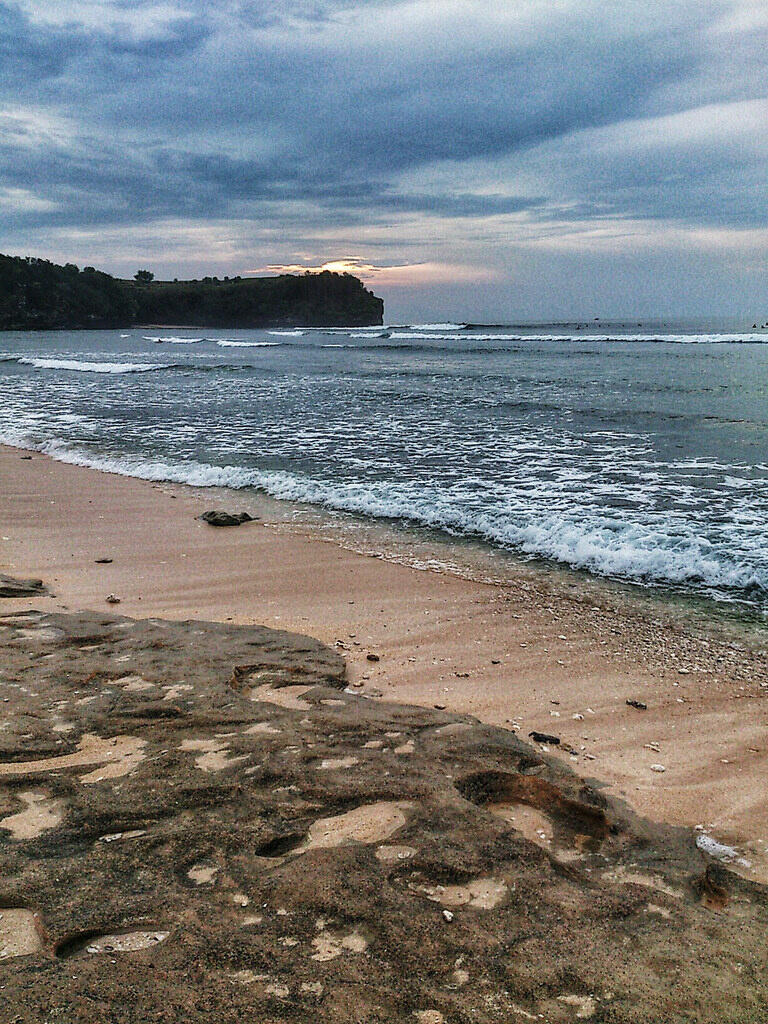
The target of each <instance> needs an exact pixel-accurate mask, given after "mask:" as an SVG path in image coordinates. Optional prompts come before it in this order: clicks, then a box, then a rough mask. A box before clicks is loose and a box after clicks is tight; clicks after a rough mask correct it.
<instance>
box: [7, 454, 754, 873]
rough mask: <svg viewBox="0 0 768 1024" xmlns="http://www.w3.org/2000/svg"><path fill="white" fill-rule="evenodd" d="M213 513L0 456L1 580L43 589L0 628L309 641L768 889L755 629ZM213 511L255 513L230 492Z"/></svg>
mask: <svg viewBox="0 0 768 1024" xmlns="http://www.w3.org/2000/svg"><path fill="white" fill-rule="evenodd" d="M222 500H223V499H222V497H221V495H220V494H216V495H213V494H211V493H206V492H205V491H202V490H194V489H191V488H187V487H182V486H175V485H168V484H162V485H160V484H153V483H150V482H146V481H141V480H136V479H130V478H125V477H120V476H115V475H108V474H104V473H100V472H97V471H94V470H91V469H84V468H80V467H75V466H69V465H64V464H61V463H59V462H56V461H54V460H52V459H50V458H48V457H46V456H43V455H39V454H37V453H34V454H33V455H32V458H31V459H30V458H29V457H28V455H27V454H26V453H24V452H22V451H19V450H17V449H13V448H0V537H1V538H2V539H1V540H0V572H4V573H7V574H9V575H12V576H16V577H35V576H39V577H41V578H42V579H43V580H44V581H45V582H46V584H47V585H48V587H49V588H50V590H51V596H48V597H35V598H30V599H23V600H19V599H13V600H11V599H0V614H1V613H9V612H13V611H21V610H24V609H27V608H37V609H40V610H42V611H60V610H63V609H68V610H71V611H77V610H81V609H95V610H104V611H109V612H114V611H119V613H120V614H123V615H128V616H132V617H137V618H145V617H153V616H158V617H160V616H162V617H165V618H170V619H191V618H192V619H211V620H220V621H231V622H233V623H245V624H251V623H261V624H264V625H267V626H270V627H274V628H280V629H286V630H294V631H298V632H301V633H305V634H309V635H312V636H315V637H317V638H319V639H320V640H322V641H324V642H325V643H327V644H329V645H331V646H333V645H336V648H337V650H339V652H340V653H341V654H343V656H344V657H345V658H346V659H347V663H348V673H349V679H350V682H351V685H352V687H353V688H354V689H355V690H356V691H358V692H362V693H364V694H369V695H371V696H372V698H374V699H376V698H377V697H379V696H383V697H384V698H386V699H389V700H395V701H398V702H403V703H409V704H417V705H422V706H425V707H433V706H440V707H443V706H444V707H445V708H446V709H447V710H448V711H450V712H458V713H463V714H471V715H474V716H476V717H477V718H479V719H480V720H482V721H483V722H486V723H489V724H493V725H499V726H502V727H504V728H507V729H512V728H515V729H516V730H517V731H518V732H519V735H520V736H521V737H527V736H528V734H529V733H530V732H531V731H534V730H536V731H538V732H542V733H548V734H554V735H556V736H558V737H560V738H561V740H562V745H561V746H560V747H559V748H557V747H554V746H551V747H550V750H551V752H552V753H556V754H558V756H560V757H562V758H563V760H564V761H565V762H566V763H568V764H569V765H570V766H571V767H572V768H574V769H575V770H576V771H577V772H579V773H580V774H582V775H583V776H584V777H586V778H592V779H597V780H599V781H600V783H601V784H604V785H605V786H606V787H607V791H609V792H610V793H611V794H612V795H614V796H618V797H621V798H624V799H626V800H627V801H628V802H629V803H630V804H631V806H632V807H633V808H634V809H635V810H636V811H638V812H640V813H641V814H643V815H648V816H650V817H653V818H654V819H656V820H659V821H665V822H669V823H672V824H686V825H691V826H696V825H701V826H704V827H705V828H706V830H707V832H708V833H709V834H711V835H712V836H714V837H715V838H716V839H717V840H718V841H721V842H725V843H728V844H729V845H733V846H735V847H736V848H737V849H738V850H739V852H740V853H741V854H742V855H743V856H744V857H746V858H747V859H748V860H749V861H750V862H751V863H752V868H751V869H750V870H749V871H748V873H749V874H750V876H751V877H753V878H756V879H757V878H759V879H766V878H768V858H767V857H766V854H765V850H766V844H768V791H767V790H766V787H765V778H766V772H767V770H768V742H766V727H767V726H768V705H767V704H766V701H768V671H766V659H765V648H766V633H765V630H764V629H760V628H758V627H754V626H753V627H750V626H748V625H739V624H738V623H732V624H729V623H727V622H724V621H723V622H721V621H720V620H719V619H717V618H714V617H707V616H706V615H705V614H703V613H702V612H701V611H700V610H699V611H695V610H692V609H686V608H684V607H682V606H681V605H680V604H679V603H677V604H673V603H671V602H664V601H662V600H661V599H659V598H658V597H652V596H650V597H649V596H645V595H642V594H638V595H635V594H633V593H632V592H631V591H630V590H629V588H618V587H614V586H611V585H608V584H606V585H601V584H598V583H595V582H594V581H589V580H586V579H585V578H583V577H579V576H576V575H574V574H568V573H561V572H557V571H547V570H543V569H533V568H530V567H522V566H521V567H520V569H519V571H517V572H513V571H510V574H509V578H508V580H507V581H505V582H504V583H503V584H487V583H481V582H476V581H473V580H469V579H464V578H460V577H458V576H456V575H452V574H450V573H447V572H435V571H419V570H417V569H415V568H411V567H409V566H407V565H403V564H398V563H396V562H394V561H390V560H388V559H386V558H381V557H371V556H367V555H363V554H359V553H356V552H355V551H352V550H349V549H348V548H346V547H344V546H342V545H341V544H339V543H332V542H329V541H328V540H327V539H322V538H321V537H319V536H312V535H307V529H306V528H305V527H302V526H300V525H291V523H290V522H286V521H285V517H284V516H274V517H270V515H269V514H267V516H266V517H265V518H262V519H261V520H260V521H258V522H255V523H252V524H248V525H244V526H241V527H238V528H232V529H216V528H214V527H210V526H208V525H206V524H204V523H201V522H199V521H198V520H197V518H196V517H197V516H198V515H200V514H201V513H202V512H204V511H205V510H206V509H209V508H211V507H221V506H222ZM224 507H226V508H227V509H228V510H231V511H240V510H241V509H250V510H252V511H260V512H262V513H263V511H264V509H263V508H262V507H261V506H258V504H257V499H256V498H254V497H253V496H249V495H248V494H244V493H242V494H234V493H233V494H229V495H228V496H226V501H225V505H224ZM310 534H311V531H310ZM99 558H109V559H111V560H112V561H111V562H110V563H109V564H96V559H99ZM110 594H114V595H116V596H117V597H119V599H120V604H119V605H117V606H112V605H110V604H108V603H107V602H106V598H107V596H108V595H110ZM369 656H372V658H374V659H378V660H369ZM627 700H636V701H640V702H643V703H644V704H646V705H647V710H638V709H635V708H633V707H630V706H628V705H627V703H626V702H627ZM566 746H567V747H569V748H570V750H568V749H564V748H565V747H566ZM654 765H655V766H663V767H664V769H665V770H664V771H663V772H661V771H654V770H653V769H652V766H654Z"/></svg>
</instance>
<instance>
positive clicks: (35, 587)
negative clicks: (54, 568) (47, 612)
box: [0, 572, 47, 597]
mask: <svg viewBox="0 0 768 1024" xmlns="http://www.w3.org/2000/svg"><path fill="white" fill-rule="evenodd" d="M45 593H47V591H46V589H45V586H44V584H43V581H42V580H17V579H16V578H15V577H13V576H5V575H3V573H1V572H0V597H39V596H40V595H41V594H45Z"/></svg>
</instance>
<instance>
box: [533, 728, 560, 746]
mask: <svg viewBox="0 0 768 1024" xmlns="http://www.w3.org/2000/svg"><path fill="white" fill-rule="evenodd" d="M528 735H529V736H530V738H531V739H532V740H533V741H534V743H549V744H551V745H552V746H553V747H557V746H559V745H560V737H559V736H551V735H550V734H549V733H546V732H536V731H535V730H534V731H533V732H529V733H528Z"/></svg>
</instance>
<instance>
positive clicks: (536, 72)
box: [0, 0, 768, 269]
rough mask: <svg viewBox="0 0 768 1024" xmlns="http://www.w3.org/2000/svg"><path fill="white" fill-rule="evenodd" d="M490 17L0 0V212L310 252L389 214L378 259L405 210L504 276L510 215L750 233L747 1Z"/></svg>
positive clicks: (511, 236)
mask: <svg viewBox="0 0 768 1024" xmlns="http://www.w3.org/2000/svg"><path fill="white" fill-rule="evenodd" d="M61 6H64V7H66V8H67V11H66V12H63V13H61V12H56V11H54V12H52V11H51V10H50V8H51V7H54V8H56V7H61ZM494 6H498V5H489V4H487V3H485V2H480V0H400V2H397V0H369V2H367V3H360V2H356V3H354V4H353V3H351V2H350V0H314V2H313V0H304V2H302V0H295V2H292V3H283V4H281V5H279V9H278V10H277V12H276V8H277V7H278V5H276V4H274V3H273V2H272V0H269V2H267V0H220V2H219V3H217V4H215V5H211V4H209V3H203V2H201V0H186V2H184V0H178V2H177V3H176V4H175V5H174V4H172V3H168V2H165V3H160V2H159V0H158V2H156V0H143V2H135V0H134V2H132V3H127V2H122V0H80V2H77V3H72V4H66V5H50V4H47V3H46V2H45V0H18V2H15V3H12V2H6V3H0V196H2V191H1V190H5V191H6V194H7V196H8V198H7V199H6V201H5V202H4V203H2V204H0V225H2V226H3V227H4V229H5V231H6V234H7V235H8V236H9V237H13V238H14V239H16V240H17V241H18V243H21V242H22V240H23V238H24V236H25V232H26V233H27V235H28V237H29V238H30V239H32V238H39V237H41V232H44V231H45V230H46V229H48V230H50V231H52V232H56V233H57V237H58V238H59V239H62V238H66V232H67V230H68V229H71V230H72V231H82V229H84V228H87V227H91V228H95V227H97V226H99V225H101V226H104V227H107V228H110V229H111V228H117V227H119V226H121V225H122V226H124V228H125V230H128V229H129V228H130V227H131V226H134V225H142V226H145V227H146V225H148V224H151V223H154V222H160V221H164V220H165V221H178V220H186V221H188V222H190V223H195V224H198V225H205V224H207V223H211V222H224V221H235V222H237V223H239V224H241V225H242V224H251V225H253V229H252V238H253V240H254V247H257V246H258V245H259V244H261V243H262V242H263V240H264V238H265V234H264V232H268V231H274V230H277V229H279V228H283V229H284V231H285V237H286V239H287V240H290V242H291V243H292V244H294V245H295V246H299V247H301V239H302V231H303V232H304V238H305V239H306V240H307V245H306V246H305V248H310V247H311V245H312V244H314V245H315V250H316V249H317V243H316V241H315V242H312V240H313V239H314V240H316V239H317V238H319V237H322V236H323V235H326V236H327V234H328V232H336V234H337V235H338V238H339V240H340V239H341V238H342V237H345V232H346V237H348V238H350V239H353V240H354V239H355V238H357V237H361V238H362V237H363V236H361V235H360V229H361V228H362V227H363V226H367V227H368V228H373V227H376V228H378V233H377V234H376V236H375V238H374V237H373V236H370V237H369V238H367V242H366V244H370V245H374V244H375V245H376V246H378V247H379V249H383V250H387V245H386V241H387V236H386V235H385V234H382V232H384V231H385V230H386V229H387V227H388V226H389V229H390V231H391V236H390V238H389V249H388V255H389V258H390V259H394V260H396V254H397V251H398V246H399V245H402V246H407V245H412V244H413V234H414V232H415V231H416V229H417V227H418V225H419V224H421V225H422V226H423V234H424V237H425V238H427V237H429V238H431V239H432V242H431V249H430V250H429V252H427V250H426V249H425V255H427V256H430V255H434V256H435V258H440V259H442V260H443V261H445V262H457V261H456V260H455V259H454V260H450V259H448V254H449V253H450V251H451V249H452V247H453V248H454V249H455V247H456V246H458V245H461V246H466V247H467V248H468V250H469V249H471V248H472V245H473V243H474V242H476V243H477V245H478V246H480V245H481V243H483V242H486V243H488V248H489V254H491V253H496V256H497V257H498V259H499V260H500V261H501V263H500V266H501V265H502V264H503V262H504V260H503V256H502V255H500V254H501V253H502V251H503V249H504V246H505V244H509V245H513V244H514V242H515V238H516V237H517V236H516V235H515V231H516V230H517V227H515V226H518V227H519V226H520V225H521V224H522V225H523V228H522V229H521V230H522V235H520V237H519V239H518V240H525V241H526V243H530V242H531V241H532V240H533V241H535V240H536V238H538V237H542V238H544V237H548V236H549V235H550V234H551V233H552V232H555V234H556V233H557V231H558V225H566V226H567V227H566V228H565V229H564V230H565V234H566V236H567V235H568V234H571V233H572V232H573V231H574V230H575V228H574V226H578V225H585V226H587V225H593V224H594V223H595V222H605V221H606V220H611V221H616V220H620V221H635V222H636V221H645V222H653V223H659V224H661V223H663V224H665V225H667V226H669V225H670V224H672V225H678V226H680V228H682V229H686V230H725V229H728V230H732V231H739V232H741V231H750V230H764V229H766V227H768V224H767V223H766V221H767V219H768V175H767V174H766V169H767V168H768V128H767V127H766V124H767V120H768V100H766V97H768V72H767V70H766V68H767V64H766V52H768V17H765V10H764V6H763V5H762V4H755V3H750V2H747V0H674V2H673V0H657V2H656V3H654V4H652V5H649V4H647V3H640V2H637V0H624V2H623V3H621V4H614V3H608V2H607V0H604V2H601V0H559V2H555V0H547V2H544V0H519V2H518V0H516V2H515V3H512V2H509V3H507V4H503V5H501V9H500V10H495V11H494V10H493V9H492V8H493V7H494ZM405 222H407V223H408V224H409V225H410V228H409V230H408V231H405V230H402V227H403V224H404V223H405ZM470 222H471V227H470ZM435 223H439V224H440V230H439V236H440V241H438V238H437V234H436V232H435V229H434V225H435ZM452 225H454V226H455V229H454V227H452ZM494 225H496V227H495V228H494V227H493V226H494ZM537 228H538V229H540V232H541V233H540V235H537V233H536V232H537ZM356 232H357V233H356ZM398 232H400V236H398ZM241 234H242V231H241ZM246 234H247V233H246ZM355 248H359V246H355ZM478 251H479V250H478ZM264 255H265V257H266V258H265V260H264V262H268V261H270V256H272V253H266V252H265V254H264ZM278 255H279V254H278ZM286 255H287V254H286ZM315 255H317V252H316V251H313V252H312V253H309V252H307V258H312V257H313V256H315ZM257 258H258V257H257ZM489 258H491V259H492V258H495V257H493V256H491V255H489ZM233 269H236V268H235V267H233Z"/></svg>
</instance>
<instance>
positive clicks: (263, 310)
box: [0, 255, 384, 331]
mask: <svg viewBox="0 0 768 1024" xmlns="http://www.w3.org/2000/svg"><path fill="white" fill-rule="evenodd" d="M383 315H384V303H383V302H382V300H381V299H379V298H377V297H376V296H375V295H374V294H373V292H371V291H369V290H368V289H367V288H365V287H364V285H363V283H362V282H361V281H359V280H358V279H357V278H356V277H352V275H351V274H332V273H330V272H328V271H324V272H323V273H321V274H304V275H299V276H294V275H291V274H283V275H281V276H280V277H256V278H240V277H237V278H225V279H224V280H223V281H220V280H218V279H217V278H215V277H206V278H204V279H203V280H202V281H155V280H154V275H153V274H152V273H151V272H150V271H148V270H140V271H138V273H137V274H136V276H135V278H134V280H132V281H123V280H119V279H118V278H114V277H111V276H110V275H109V274H104V273H102V272H101V271H98V270H94V268H93V267H85V268H84V269H83V270H80V269H79V268H78V267H76V266H75V265H74V264H72V263H68V264H67V265H66V266H63V267H62V266H58V265H57V264H55V263H49V262H48V261H47V260H40V259H35V258H33V257H18V256H2V255H0V330H6V331H9V330H56V329H59V328H69V329H73V330H74V329H80V328H109V327H132V326H136V325H158V326H159V325H173V326H176V327H183V326H188V327H241V328H242V327H279V326H288V325H290V326H293V325H297V326H308V327H312V326H316V327H322V326H327V327H332V326H344V325H349V326H358V327H362V326H368V325H371V324H380V323H382V321H383Z"/></svg>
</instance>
